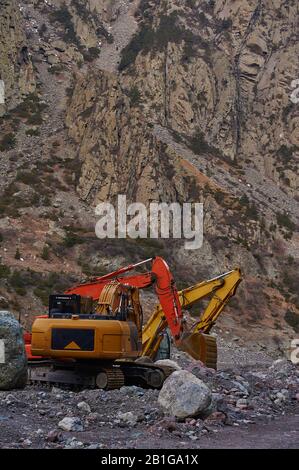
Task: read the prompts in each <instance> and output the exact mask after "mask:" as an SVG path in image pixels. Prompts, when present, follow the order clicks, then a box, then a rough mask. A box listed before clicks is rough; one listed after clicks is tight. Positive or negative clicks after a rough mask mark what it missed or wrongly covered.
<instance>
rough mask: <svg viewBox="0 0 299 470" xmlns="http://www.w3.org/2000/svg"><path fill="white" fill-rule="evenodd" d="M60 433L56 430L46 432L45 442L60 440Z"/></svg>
mask: <svg viewBox="0 0 299 470" xmlns="http://www.w3.org/2000/svg"><path fill="white" fill-rule="evenodd" d="M61 437H62V436H61V433H60V432H59V431H57V430H56V429H54V430H52V431H50V432H48V434H47V436H46V440H47V441H49V442H58V441H60V440H61Z"/></svg>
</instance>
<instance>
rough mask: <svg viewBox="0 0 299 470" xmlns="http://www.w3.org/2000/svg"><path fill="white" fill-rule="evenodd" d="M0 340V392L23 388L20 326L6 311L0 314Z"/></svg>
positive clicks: (22, 354)
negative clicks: (0, 349) (1, 350)
mask: <svg viewBox="0 0 299 470" xmlns="http://www.w3.org/2000/svg"><path fill="white" fill-rule="evenodd" d="M0 339H1V340H3V341H4V358H2V359H4V361H3V363H0V390H12V389H14V388H24V387H25V385H26V382H27V359H26V354H25V346H24V341H23V333H22V328H21V326H20V324H19V323H18V322H17V320H16V319H15V318H14V316H13V315H12V314H11V313H10V312H7V311H1V312H0Z"/></svg>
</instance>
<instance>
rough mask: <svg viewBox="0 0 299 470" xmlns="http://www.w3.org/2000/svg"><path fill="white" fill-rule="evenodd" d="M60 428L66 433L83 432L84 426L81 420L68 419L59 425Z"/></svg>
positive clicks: (64, 419)
mask: <svg viewBox="0 0 299 470" xmlns="http://www.w3.org/2000/svg"><path fill="white" fill-rule="evenodd" d="M58 427H59V428H60V429H63V430H64V431H83V424H82V421H81V419H80V418H76V417H72V418H71V417H66V418H63V419H62V420H61V421H59V423H58Z"/></svg>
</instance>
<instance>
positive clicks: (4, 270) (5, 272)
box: [0, 264, 10, 279]
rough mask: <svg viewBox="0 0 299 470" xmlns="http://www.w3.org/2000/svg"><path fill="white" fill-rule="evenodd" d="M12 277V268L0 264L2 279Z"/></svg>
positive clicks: (0, 276) (0, 277)
mask: <svg viewBox="0 0 299 470" xmlns="http://www.w3.org/2000/svg"><path fill="white" fill-rule="evenodd" d="M9 276H10V268H9V267H8V266H6V265H5V264H0V279H7V278H8V277H9Z"/></svg>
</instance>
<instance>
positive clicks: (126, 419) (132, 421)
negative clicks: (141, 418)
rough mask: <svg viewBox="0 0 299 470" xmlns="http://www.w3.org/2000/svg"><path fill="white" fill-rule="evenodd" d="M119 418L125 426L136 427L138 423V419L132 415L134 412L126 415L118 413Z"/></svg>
mask: <svg viewBox="0 0 299 470" xmlns="http://www.w3.org/2000/svg"><path fill="white" fill-rule="evenodd" d="M117 417H118V418H119V419H120V420H121V421H122V422H123V423H125V424H129V425H130V426H135V425H136V424H137V421H138V417H137V416H136V415H135V414H134V413H132V411H128V412H126V413H118V415H117Z"/></svg>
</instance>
